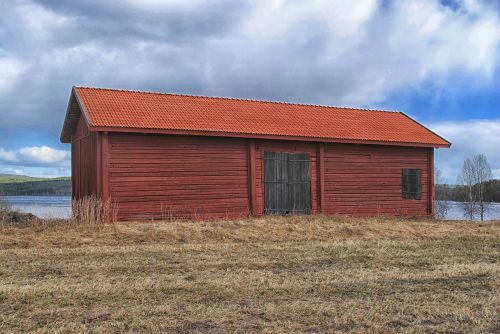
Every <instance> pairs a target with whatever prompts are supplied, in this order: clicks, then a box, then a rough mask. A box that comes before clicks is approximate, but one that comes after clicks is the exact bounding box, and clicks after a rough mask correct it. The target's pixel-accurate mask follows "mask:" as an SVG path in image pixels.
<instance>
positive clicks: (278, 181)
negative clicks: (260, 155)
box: [264, 152, 311, 215]
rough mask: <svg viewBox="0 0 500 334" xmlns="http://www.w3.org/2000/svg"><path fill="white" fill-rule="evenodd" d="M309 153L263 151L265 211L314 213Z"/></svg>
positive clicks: (284, 213)
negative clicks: (312, 208) (312, 210)
mask: <svg viewBox="0 0 500 334" xmlns="http://www.w3.org/2000/svg"><path fill="white" fill-rule="evenodd" d="M310 166H311V163H310V158H309V154H306V153H286V152H264V207H265V213H266V214H277V215H287V214H309V213H311V167H310Z"/></svg>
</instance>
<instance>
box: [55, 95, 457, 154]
mask: <svg viewBox="0 0 500 334" xmlns="http://www.w3.org/2000/svg"><path fill="white" fill-rule="evenodd" d="M74 93H76V95H77V97H78V99H79V102H80V103H81V104H83V107H84V109H85V111H84V112H86V113H87V117H88V121H89V123H90V125H91V127H94V128H113V130H114V131H123V130H124V129H125V128H128V129H136V130H137V131H139V129H149V130H160V131H159V132H161V130H165V131H169V130H171V131H182V132H188V133H189V132H193V133H197V134H199V133H202V134H206V135H215V134H216V135H232V136H240V137H259V136H266V137H277V138H278V139H279V138H283V139H299V140H300V139H305V140H314V139H317V141H341V142H342V141H346V142H360V143H364V142H369V143H372V142H373V143H387V144H394V145H401V144H416V145H419V146H429V147H448V146H449V145H450V144H449V142H447V141H446V140H444V139H443V138H441V137H439V136H438V135H436V134H435V133H433V132H431V131H430V130H428V129H427V128H425V127H424V126H422V125H420V124H419V123H417V122H415V121H414V120H412V119H411V118H409V117H408V116H406V115H405V114H403V113H401V112H388V111H378V110H366V109H351V108H337V107H327V106H316V105H305V104H292V103H280V102H265V101H254V100H242V99H231V98H219V97H203V96H190V95H176V94H164V93H150V92H138V91H125V90H113V89H102V88H84V87H75V88H74ZM63 135H64V130H63Z"/></svg>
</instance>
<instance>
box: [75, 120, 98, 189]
mask: <svg viewBox="0 0 500 334" xmlns="http://www.w3.org/2000/svg"><path fill="white" fill-rule="evenodd" d="M98 136H99V134H98V133H96V132H90V131H89V129H88V126H87V124H86V122H85V121H84V120H83V118H81V117H80V120H79V122H78V125H77V128H76V130H75V133H74V135H73V137H72V140H71V171H72V178H71V180H72V192H73V198H80V197H84V196H90V195H98V186H99V185H98V180H97V171H98V168H97V160H98V158H99V155H100V154H99V152H98V150H97V145H98Z"/></svg>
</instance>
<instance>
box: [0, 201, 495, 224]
mask: <svg viewBox="0 0 500 334" xmlns="http://www.w3.org/2000/svg"><path fill="white" fill-rule="evenodd" d="M5 198H6V200H7V201H8V202H9V203H10V204H11V205H12V207H13V208H14V209H15V210H19V211H21V212H30V213H32V214H34V215H36V216H38V217H40V218H69V217H71V197H70V196H5ZM448 203H449V204H450V209H449V210H448V213H447V215H446V219H447V220H463V219H466V217H465V216H464V213H463V209H462V203H460V202H451V201H450V202H448ZM478 219H479V217H476V220H478ZM492 219H500V203H491V205H490V209H489V210H488V211H487V212H486V214H485V220H492Z"/></svg>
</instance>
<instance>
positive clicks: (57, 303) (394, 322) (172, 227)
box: [0, 217, 500, 333]
mask: <svg viewBox="0 0 500 334" xmlns="http://www.w3.org/2000/svg"><path fill="white" fill-rule="evenodd" d="M499 244H500V225H499V224H498V222H490V223H482V224H479V223H466V222H458V223H456V222H434V221H425V220H424V221H411V220H398V219H382V218H377V219H354V218H343V217H291V218H280V217H270V218H262V219H250V220H239V221H224V222H197V223H190V222H170V223H166V224H133V223H128V224H113V225H106V226H99V227H90V226H67V225H65V224H49V223H46V224H37V225H32V226H29V227H25V228H14V227H1V228H0V314H2V319H1V321H0V332H1V333H9V332H36V333H123V332H133V333H139V332H145V333H151V332H157V333H160V332H161V333H231V332H237V333H294V332H304V333H336V332H338V333H452V332H454V333H469V332H492V333H494V332H497V331H498V328H499V327H498V323H499V320H500V319H499V318H498V314H499V308H498V305H500V297H499V291H500V281H499V277H500V266H499V258H500V247H499Z"/></svg>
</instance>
